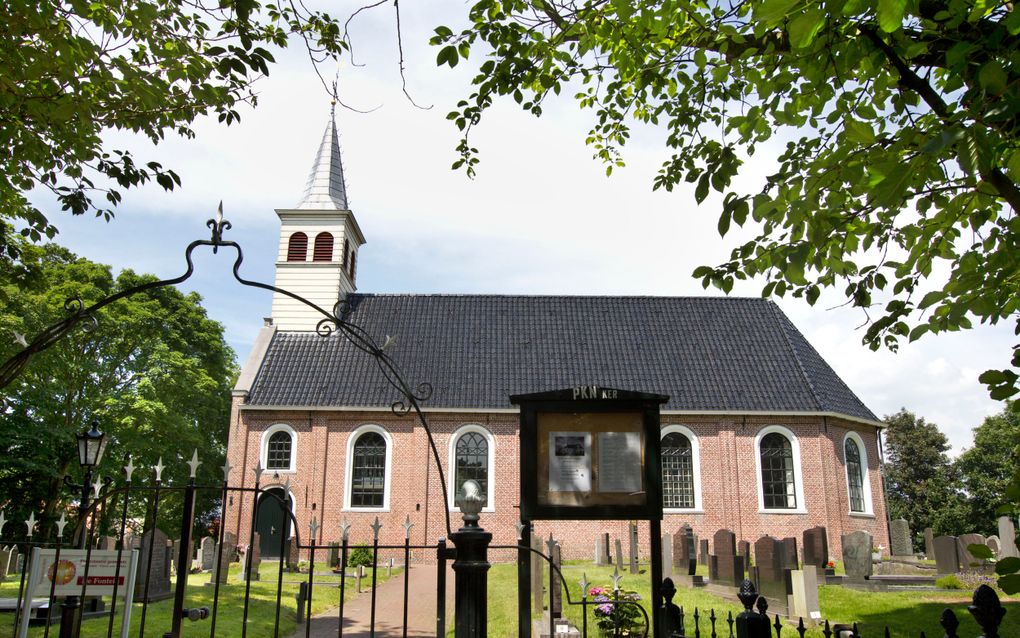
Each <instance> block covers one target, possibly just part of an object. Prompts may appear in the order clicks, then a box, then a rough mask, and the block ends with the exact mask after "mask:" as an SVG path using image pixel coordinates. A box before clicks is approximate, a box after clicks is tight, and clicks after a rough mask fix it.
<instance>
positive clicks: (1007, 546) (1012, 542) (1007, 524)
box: [999, 516, 1020, 558]
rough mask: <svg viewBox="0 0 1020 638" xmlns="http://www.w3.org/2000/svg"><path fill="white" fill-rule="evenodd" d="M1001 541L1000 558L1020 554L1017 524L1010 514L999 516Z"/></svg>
mask: <svg viewBox="0 0 1020 638" xmlns="http://www.w3.org/2000/svg"><path fill="white" fill-rule="evenodd" d="M999 542H1000V543H1001V544H1002V548H1001V549H1000V550H999V552H1000V553H999V557H1000V558H1012V557H1018V556H1020V551H1018V550H1017V546H1016V526H1015V525H1014V524H1013V519H1012V518H1010V517H1008V516H1000V517H999Z"/></svg>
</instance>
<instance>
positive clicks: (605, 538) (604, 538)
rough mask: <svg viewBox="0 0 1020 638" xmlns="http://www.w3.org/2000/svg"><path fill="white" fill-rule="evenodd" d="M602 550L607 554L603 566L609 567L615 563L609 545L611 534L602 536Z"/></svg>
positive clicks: (604, 555) (603, 558)
mask: <svg viewBox="0 0 1020 638" xmlns="http://www.w3.org/2000/svg"><path fill="white" fill-rule="evenodd" d="M602 548H603V549H604V550H605V553H604V554H603V555H602V563H601V564H603V565H609V564H611V563H612V562H613V558H612V557H611V556H610V555H609V552H610V551H612V549H611V546H610V544H609V532H606V533H604V534H602Z"/></svg>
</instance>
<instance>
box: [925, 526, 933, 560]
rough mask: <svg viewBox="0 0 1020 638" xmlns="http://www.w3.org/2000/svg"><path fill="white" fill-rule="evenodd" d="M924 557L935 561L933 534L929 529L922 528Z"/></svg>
mask: <svg viewBox="0 0 1020 638" xmlns="http://www.w3.org/2000/svg"><path fill="white" fill-rule="evenodd" d="M924 557H925V558H927V559H928V560H935V532H933V531H932V529H931V528H930V527H925V528H924Z"/></svg>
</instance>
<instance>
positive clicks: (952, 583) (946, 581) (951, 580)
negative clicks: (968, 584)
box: [935, 574, 964, 589]
mask: <svg viewBox="0 0 1020 638" xmlns="http://www.w3.org/2000/svg"><path fill="white" fill-rule="evenodd" d="M935 586H936V587H938V588H939V589H963V588H964V585H963V581H961V580H960V579H959V578H957V577H956V574H948V575H946V576H943V577H942V578H939V579H938V580H936V581H935Z"/></svg>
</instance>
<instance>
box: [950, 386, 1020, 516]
mask: <svg viewBox="0 0 1020 638" xmlns="http://www.w3.org/2000/svg"><path fill="white" fill-rule="evenodd" d="M1017 410H1018V406H1017V405H1016V404H1015V403H1011V404H1009V405H1007V406H1006V407H1005V408H1003V410H1002V411H1001V412H1000V413H998V414H995V415H992V416H990V417H987V418H986V419H985V420H984V422H983V423H982V424H981V425H980V426H978V427H976V428H974V445H973V447H970V448H968V449H967V450H964V452H963V453H962V454H960V456H959V457H958V458H957V459H956V462H955V464H954V465H955V467H956V470H957V471H958V472H959V475H960V477H961V479H962V480H963V488H964V490H965V491H966V493H967V507H968V510H969V515H968V521H969V524H970V526H971V528H972V529H973V531H976V532H979V533H982V534H985V535H991V534H997V533H998V525H997V518H998V516H999V514H998V510H999V508H1000V507H1002V506H1003V505H1005V504H1006V488H1007V487H1008V485H1009V481H1010V479H1011V478H1012V477H1013V473H1014V472H1015V471H1016V468H1017V467H1020V414H1018V413H1017Z"/></svg>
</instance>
